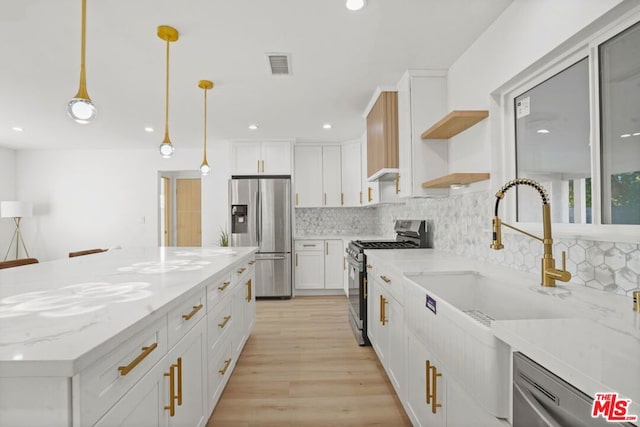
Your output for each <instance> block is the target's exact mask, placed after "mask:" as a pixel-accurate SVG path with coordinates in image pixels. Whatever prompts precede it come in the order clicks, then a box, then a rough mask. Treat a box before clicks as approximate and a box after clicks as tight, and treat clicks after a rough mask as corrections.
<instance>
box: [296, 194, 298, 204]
mask: <svg viewBox="0 0 640 427" xmlns="http://www.w3.org/2000/svg"><path fill="white" fill-rule="evenodd" d="M296 206H298V193H296Z"/></svg>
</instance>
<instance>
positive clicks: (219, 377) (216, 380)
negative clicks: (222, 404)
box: [208, 335, 236, 410]
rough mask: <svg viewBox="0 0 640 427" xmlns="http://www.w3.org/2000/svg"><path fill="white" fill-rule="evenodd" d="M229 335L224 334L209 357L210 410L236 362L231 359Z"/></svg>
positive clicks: (231, 346) (231, 348)
mask: <svg viewBox="0 0 640 427" xmlns="http://www.w3.org/2000/svg"><path fill="white" fill-rule="evenodd" d="M229 337H230V335H226V336H225V338H223V339H222V341H220V342H219V345H218V347H217V349H216V352H215V353H214V355H213V356H210V357H209V374H208V375H209V381H208V387H209V391H208V396H209V399H208V400H209V408H210V409H211V410H212V409H213V408H214V407H215V405H216V403H217V402H218V399H219V398H220V394H222V389H223V387H224V385H225V384H226V382H227V381H228V379H229V377H230V376H231V371H232V370H233V367H234V366H235V362H236V361H235V360H234V359H233V345H232V344H231V340H230V339H229Z"/></svg>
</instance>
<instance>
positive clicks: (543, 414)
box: [513, 383, 562, 427]
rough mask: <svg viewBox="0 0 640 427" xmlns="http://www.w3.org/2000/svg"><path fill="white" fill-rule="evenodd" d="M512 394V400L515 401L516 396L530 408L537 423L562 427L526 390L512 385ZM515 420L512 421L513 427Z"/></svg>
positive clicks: (549, 426)
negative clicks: (535, 416) (534, 414)
mask: <svg viewBox="0 0 640 427" xmlns="http://www.w3.org/2000/svg"><path fill="white" fill-rule="evenodd" d="M513 392H514V400H515V399H516V396H515V395H516V394H517V395H518V396H519V397H520V398H522V399H523V400H524V403H526V404H527V406H528V407H529V408H531V409H532V410H533V411H534V412H535V413H536V415H537V418H538V421H542V422H543V423H544V425H545V426H547V427H562V426H561V425H560V424H558V423H557V422H556V421H555V420H554V419H553V416H552V415H551V414H550V413H549V412H548V411H547V410H546V409H545V408H544V406H542V405H541V404H540V402H538V401H537V400H536V398H535V396H534V395H533V394H532V393H531V392H530V391H529V390H526V389H524V390H523V389H522V388H521V387H520V386H519V385H518V384H515V383H514V384H513ZM515 426H516V424H515V419H514V427H515Z"/></svg>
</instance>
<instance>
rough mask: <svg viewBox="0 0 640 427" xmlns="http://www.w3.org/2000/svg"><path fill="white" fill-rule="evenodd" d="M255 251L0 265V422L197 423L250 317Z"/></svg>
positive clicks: (146, 251) (119, 254)
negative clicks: (13, 266)
mask: <svg viewBox="0 0 640 427" xmlns="http://www.w3.org/2000/svg"><path fill="white" fill-rule="evenodd" d="M255 251H256V248H136V249H116V250H110V251H108V252H105V253H101V254H94V255H88V256H84V257H78V258H70V259H62V260H56V261H50V262H43V263H40V264H33V265H29V266H24V267H20V268H14V269H6V270H2V271H0V318H1V319H2V320H1V322H0V425H11V426H33V425H48V426H85V425H105V426H107V425H113V424H118V425H122V424H125V425H169V424H174V423H177V424H180V425H193V426H197V425H204V424H206V421H207V419H208V418H209V415H210V414H211V412H212V411H213V408H214V407H215V403H216V402H217V399H218V398H219V395H220V394H221V392H222V389H223V388H224V385H225V384H226V381H227V379H228V377H229V374H230V373H231V372H232V370H233V367H234V366H235V362H236V360H237V357H238V356H239V354H240V351H241V350H242V348H243V346H244V343H245V341H246V339H247V337H248V335H249V334H250V332H251V330H252V327H253V324H254V322H255V296H254V292H253V289H254V286H255V283H254V279H253V277H254V270H253V264H254V254H255Z"/></svg>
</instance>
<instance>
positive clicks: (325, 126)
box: [322, 123, 331, 129]
mask: <svg viewBox="0 0 640 427" xmlns="http://www.w3.org/2000/svg"><path fill="white" fill-rule="evenodd" d="M322 129H331V123H325V124H323V125H322Z"/></svg>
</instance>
